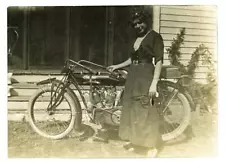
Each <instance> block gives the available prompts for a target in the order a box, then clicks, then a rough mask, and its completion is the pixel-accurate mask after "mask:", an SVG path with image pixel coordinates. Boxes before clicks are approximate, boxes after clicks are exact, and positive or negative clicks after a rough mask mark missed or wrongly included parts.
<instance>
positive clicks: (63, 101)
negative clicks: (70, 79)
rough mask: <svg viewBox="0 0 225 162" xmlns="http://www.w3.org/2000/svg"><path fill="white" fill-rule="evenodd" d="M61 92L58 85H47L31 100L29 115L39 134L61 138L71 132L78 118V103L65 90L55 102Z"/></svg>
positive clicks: (51, 137) (32, 125)
mask: <svg viewBox="0 0 225 162" xmlns="http://www.w3.org/2000/svg"><path fill="white" fill-rule="evenodd" d="M53 94H55V95H54V97H53ZM59 94H60V92H59V91H58V90H57V89H56V87H54V88H51V86H46V87H43V88H40V89H39V90H38V91H37V92H36V93H35V94H34V95H33V96H32V97H31V99H30V100H29V106H28V117H29V122H30V125H31V127H32V128H33V129H34V131H35V132H37V133H38V134H39V135H41V136H43V137H46V138H50V139H60V138H63V137H65V136H66V135H67V134H69V133H70V132H71V131H72V129H73V127H74V122H75V118H76V116H75V114H76V113H75V106H76V104H75V103H74V100H73V98H72V96H71V95H69V93H67V92H65V93H64V94H63V95H62V96H61V97H60V99H59V101H57V104H54V103H55V102H56V98H57V96H58V95H59ZM51 100H52V102H50V101H51ZM50 103H52V104H50Z"/></svg>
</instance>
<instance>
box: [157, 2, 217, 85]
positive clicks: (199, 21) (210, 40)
mask: <svg viewBox="0 0 225 162" xmlns="http://www.w3.org/2000/svg"><path fill="white" fill-rule="evenodd" d="M216 10H217V8H216V6H172V5H170V6H161V8H160V27H159V28H160V29H159V31H160V34H161V35H162V37H163V39H164V46H165V50H164V53H165V57H164V63H165V64H170V61H169V58H168V53H167V51H166V49H167V48H169V47H170V46H171V43H172V41H173V39H175V38H176V36H177V34H178V33H179V32H180V30H181V29H182V28H185V29H186V30H185V39H184V40H185V41H184V44H182V46H181V49H180V51H181V53H182V54H181V58H180V61H181V62H182V63H183V64H184V65H187V64H188V62H189V60H190V58H191V55H192V53H193V52H194V51H195V49H196V47H198V46H199V45H200V44H204V45H205V46H206V47H208V48H209V51H210V52H211V53H212V54H214V55H216V54H217V30H216V29H217V18H216V14H217V13H216ZM213 59H214V61H216V60H215V59H216V56H214V58H213ZM202 60H203V59H202V58H200V61H199V64H198V65H199V66H198V68H197V69H196V75H195V78H197V80H201V79H202V82H205V78H206V76H207V72H208V71H209V69H208V67H207V65H204V64H203V62H202Z"/></svg>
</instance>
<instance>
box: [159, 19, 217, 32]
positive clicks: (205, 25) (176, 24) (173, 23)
mask: <svg viewBox="0 0 225 162" xmlns="http://www.w3.org/2000/svg"><path fill="white" fill-rule="evenodd" d="M160 24H161V26H162V27H176V28H189V29H211V30H215V29H216V24H209V23H196V22H180V21H169V20H161V23H160Z"/></svg>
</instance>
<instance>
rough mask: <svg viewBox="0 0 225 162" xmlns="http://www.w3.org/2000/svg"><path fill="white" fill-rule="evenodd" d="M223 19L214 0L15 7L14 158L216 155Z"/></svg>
mask: <svg viewBox="0 0 225 162" xmlns="http://www.w3.org/2000/svg"><path fill="white" fill-rule="evenodd" d="M217 22H218V20H217V6H216V5H151V4H149V5H148V4H146V5H92V6H91V5H90V6H86V5H84V6H78V5H77V6H73V5H71V6H44V5H43V6H8V7H7V82H8V83H7V90H8V91H7V95H8V103H7V106H8V108H7V121H8V122H7V129H8V134H7V136H8V139H7V140H8V148H7V149H8V158H9V159H10V158H74V159H76V158H79V159H80V158H90V159H92V158H214V157H217V156H218V114H219V113H218V93H217V92H218V78H217V77H218V76H217V74H218V73H217V70H218V69H217V63H218V59H217V47H218V46H217V43H218V39H217V35H218V31H217V27H218V24H217ZM5 31H6V30H5Z"/></svg>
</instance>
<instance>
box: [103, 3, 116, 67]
mask: <svg viewBox="0 0 225 162" xmlns="http://www.w3.org/2000/svg"><path fill="white" fill-rule="evenodd" d="M113 43H114V7H106V25H105V65H106V66H108V65H112V64H113Z"/></svg>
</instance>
